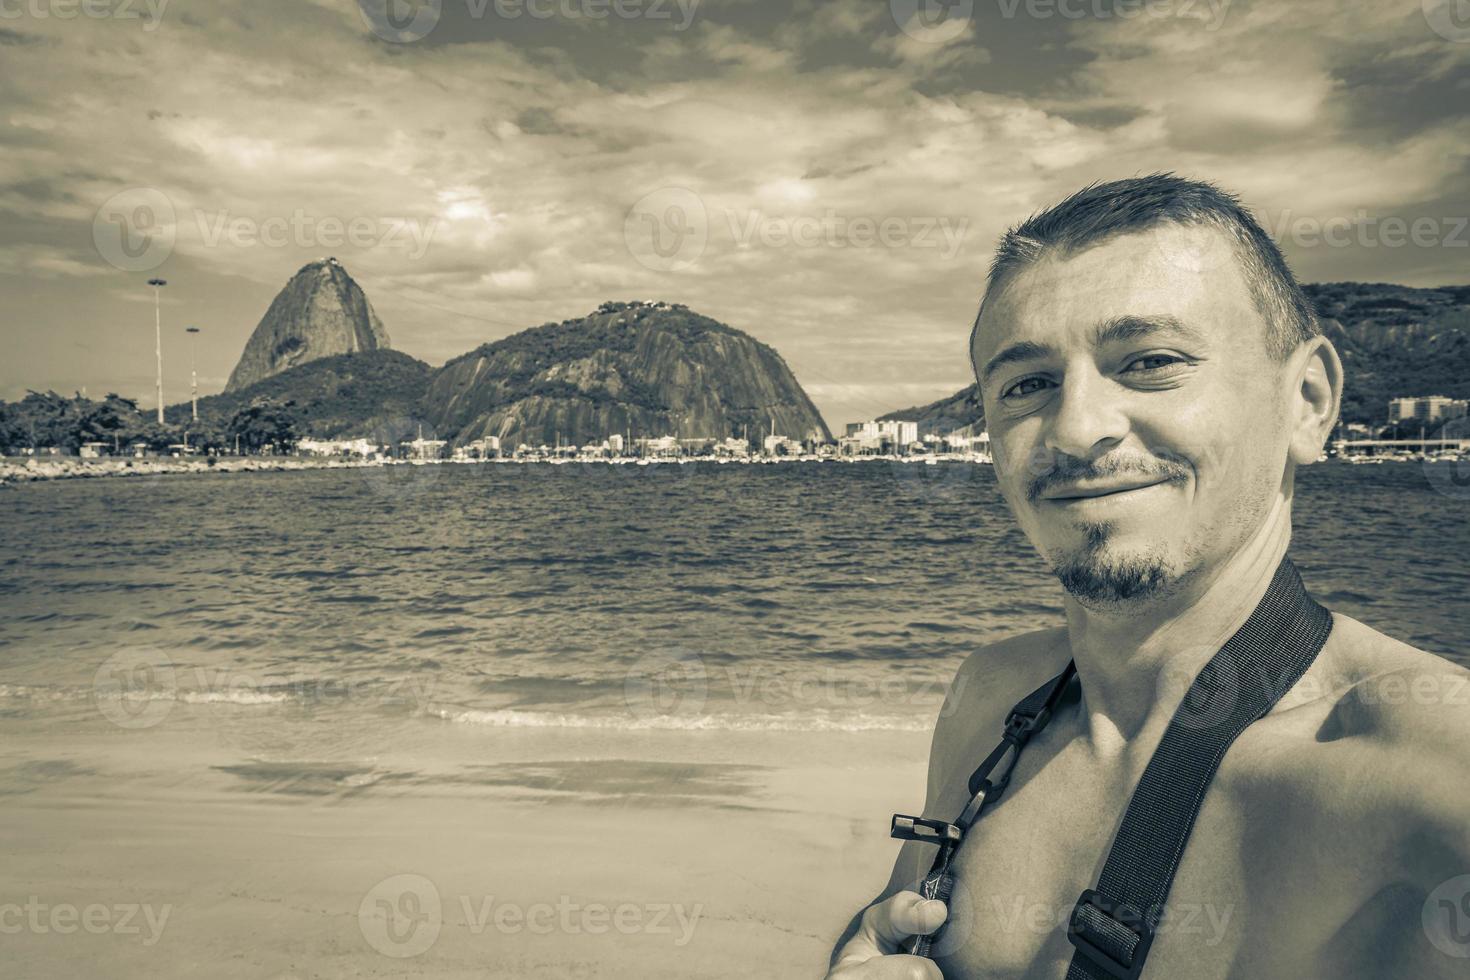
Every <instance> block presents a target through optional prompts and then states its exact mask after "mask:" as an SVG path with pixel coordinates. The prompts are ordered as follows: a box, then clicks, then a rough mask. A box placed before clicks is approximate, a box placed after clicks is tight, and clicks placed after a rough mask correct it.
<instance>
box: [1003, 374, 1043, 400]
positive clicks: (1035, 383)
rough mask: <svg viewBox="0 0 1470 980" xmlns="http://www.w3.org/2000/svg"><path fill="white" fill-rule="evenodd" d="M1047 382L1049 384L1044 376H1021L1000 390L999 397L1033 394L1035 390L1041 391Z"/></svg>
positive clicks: (1017, 396)
mask: <svg viewBox="0 0 1470 980" xmlns="http://www.w3.org/2000/svg"><path fill="white" fill-rule="evenodd" d="M1049 384H1051V382H1050V381H1048V380H1046V379H1045V378H1022V379H1021V380H1020V381H1017V382H1016V383H1015V384H1013V385H1011V386H1010V387H1009V388H1007V389H1006V390H1005V391H1003V392H1001V393H1000V397H1002V398H1019V397H1022V396H1025V395H1034V394H1036V392H1038V391H1041V390H1042V388H1043V387H1045V386H1046V385H1049Z"/></svg>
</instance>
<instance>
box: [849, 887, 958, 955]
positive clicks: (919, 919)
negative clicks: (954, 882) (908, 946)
mask: <svg viewBox="0 0 1470 980" xmlns="http://www.w3.org/2000/svg"><path fill="white" fill-rule="evenodd" d="M948 915H949V910H948V909H947V908H946V907H945V905H944V903H943V902H940V901H937V900H936V899H932V898H928V899H926V898H924V897H923V896H922V895H920V894H919V893H918V892H911V891H902V892H899V893H898V894H896V895H894V896H892V897H891V898H889V899H888V900H887V901H883V902H879V903H878V904H877V905H873V906H869V908H868V910H867V912H865V913H864V915H863V918H864V919H866V920H867V922H866V925H867V927H868V928H869V929H870V930H872V933H873V936H874V938H876V939H877V940H878V942H879V943H881V944H882V945H883V946H884V947H885V952H887V951H891V950H892V949H897V948H898V944H899V943H901V942H903V941H904V940H905V939H907V938H909V937H910V936H927V935H928V934H929V933H931V932H933V931H934V930H935V929H938V928H939V927H940V926H941V925H943V924H944V920H945V918H946V917H947V916H948Z"/></svg>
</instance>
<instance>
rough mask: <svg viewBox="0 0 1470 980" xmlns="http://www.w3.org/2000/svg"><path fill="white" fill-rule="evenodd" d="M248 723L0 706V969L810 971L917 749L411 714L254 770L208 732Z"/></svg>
mask: <svg viewBox="0 0 1470 980" xmlns="http://www.w3.org/2000/svg"><path fill="white" fill-rule="evenodd" d="M77 710H78V711H83V710H85V709H83V708H81V707H80V706H79V707H78V709H77ZM244 710H247V709H244V708H241V707H239V706H229V707H221V706H218V705H214V706H200V705H178V706H176V707H175V708H174V709H173V711H171V713H170V715H169V718H168V720H167V721H166V722H164V723H163V724H161V725H158V726H156V727H154V728H149V729H146V730H142V731H128V730H124V729H120V728H116V727H113V726H107V725H102V726H99V725H97V724H94V723H90V722H87V723H83V722H81V721H80V718H77V719H74V720H75V721H76V722H77V723H76V724H73V725H70V726H68V727H69V728H70V729H71V731H72V734H70V735H66V736H58V735H57V734H56V733H55V732H54V731H53V732H51V733H47V734H44V735H42V734H38V733H37V732H36V730H35V727H34V726H32V725H26V726H22V725H18V724H16V723H14V722H13V721H10V720H8V719H7V720H5V721H0V745H3V746H4V749H3V750H0V751H3V756H0V795H3V796H4V798H5V805H6V814H7V815H6V819H5V821H4V822H3V825H0V842H3V848H4V851H5V853H6V854H7V856H8V857H7V861H6V866H5V870H4V872H3V875H0V882H3V889H0V900H3V901H0V904H6V909H5V911H4V912H0V925H12V926H13V925H14V924H16V923H18V922H21V921H22V917H24V918H25V921H26V926H25V927H24V928H22V929H20V930H18V931H17V930H14V929H8V930H7V931H9V932H11V933H12V934H10V935H7V936H6V938H5V948H6V959H7V960H8V962H9V967H8V969H7V971H6V972H8V973H9V972H11V971H14V972H13V974H12V975H15V976H25V977H28V978H46V977H76V976H108V977H113V978H121V980H126V978H135V977H136V978H143V977H186V976H190V977H192V976H200V975H207V976H210V977H217V978H226V980H229V978H241V980H247V978H248V980H264V978H288V977H289V978H308V977H310V978H327V977H397V976H435V977H445V978H449V977H487V976H494V977H501V976H504V977H548V978H550V977H641V978H662V977H668V978H671V980H672V978H691V977H711V978H713V977H745V976H763V977H811V976H820V975H821V973H822V971H823V970H824V969H825V962H826V956H827V953H828V951H829V950H830V947H831V943H832V940H833V938H834V937H835V936H836V935H837V933H838V932H839V931H840V929H841V928H842V926H843V925H844V924H845V921H846V919H847V917H848V916H849V915H851V913H852V912H853V911H855V910H856V908H857V907H859V906H860V905H861V904H862V902H863V901H865V900H866V899H867V898H868V897H870V896H871V894H872V893H873V892H874V891H875V890H876V889H877V888H878V887H880V886H881V884H882V882H883V881H884V879H885V878H886V875H887V867H888V864H887V862H890V861H891V860H892V857H893V855H894V854H895V853H896V847H897V845H896V844H893V843H892V842H891V841H889V840H888V839H887V834H886V830H887V826H886V824H887V818H888V815H889V814H890V813H891V812H892V811H893V810H894V809H895V808H904V807H911V806H914V805H917V801H918V800H919V799H920V798H921V796H920V794H921V793H922V789H923V761H924V754H925V750H926V748H927V737H926V736H925V735H923V734H921V733H911V732H904V733H895V732H885V733H870V734H862V735H857V736H854V735H852V734H845V735H835V734H828V733H822V734H812V733H790V732H783V733H731V732H720V733H697V732H643V733H639V732H624V733H617V734H612V733H609V732H605V731H599V732H591V733H588V732H573V731H563V730H549V731H540V732H536V733H533V734H532V735H527V734H525V733H523V732H508V731H507V730H504V729H491V728H474V727H471V726H454V725H451V724H448V723H442V724H439V725H434V724H423V723H422V722H420V723H418V724H405V725H394V724H389V725H385V726H384V728H383V738H382V740H381V742H380V743H379V744H378V745H377V746H373V748H374V749H375V751H374V752H373V758H374V761H373V763H372V764H371V765H363V764H361V763H352V762H343V761H341V760H340V759H334V758H333V754H334V753H333V752H332V750H331V747H330V746H329V745H327V746H323V749H322V752H321V755H322V756H323V758H321V759H320V760H304V759H301V758H295V759H281V760H271V759H268V758H261V757H259V756H258V755H257V756H256V757H252V758H245V757H244V756H243V754H242V752H241V748H242V746H241V745H239V744H235V743H233V742H231V740H230V739H229V738H228V737H225V736H221V735H220V734H219V733H220V732H227V731H229V730H230V727H231V726H230V724H229V719H228V718H224V719H223V721H222V719H221V713H222V712H223V713H224V714H228V713H229V712H231V711H237V712H238V711H244ZM431 745H432V746H434V751H435V753H436V754H435V757H434V758H433V761H432V762H431V763H430V762H426V759H428V754H427V753H428V750H429V748H430V746H431ZM7 903H8V904H7ZM69 910H75V911H69ZM130 910H131V913H130ZM38 923H39V928H38V927H37V924H38Z"/></svg>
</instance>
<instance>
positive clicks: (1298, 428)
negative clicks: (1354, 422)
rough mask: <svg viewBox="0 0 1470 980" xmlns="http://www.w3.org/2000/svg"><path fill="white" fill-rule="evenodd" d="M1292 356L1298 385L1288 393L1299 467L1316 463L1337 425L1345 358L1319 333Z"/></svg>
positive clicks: (1294, 459) (1292, 449) (1292, 452)
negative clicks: (1343, 360)
mask: <svg viewBox="0 0 1470 980" xmlns="http://www.w3.org/2000/svg"><path fill="white" fill-rule="evenodd" d="M1302 348H1303V349H1302V350H1299V351H1297V352H1296V354H1295V355H1293V357H1292V361H1293V363H1294V364H1295V365H1296V370H1295V371H1293V372H1292V373H1291V376H1292V377H1294V378H1296V385H1295V388H1294V389H1293V390H1292V391H1291V392H1290V393H1289V396H1288V397H1289V405H1290V409H1289V412H1290V414H1289V419H1290V425H1291V447H1290V455H1291V461H1292V462H1293V463H1296V464H1297V465H1298V466H1306V465H1308V464H1310V463H1315V462H1317V458H1318V457H1319V456H1321V455H1322V446H1323V445H1324V444H1325V443H1326V442H1327V439H1328V437H1329V436H1331V435H1332V427H1333V426H1334V425H1336V424H1337V413H1338V410H1339V409H1340V408H1341V407H1342V360H1341V358H1339V357H1338V356H1337V348H1335V347H1333V346H1332V341H1330V340H1328V339H1327V338H1326V337H1322V336H1317V337H1313V338H1312V339H1311V340H1309V341H1307V342H1306V343H1305V344H1303V345H1302Z"/></svg>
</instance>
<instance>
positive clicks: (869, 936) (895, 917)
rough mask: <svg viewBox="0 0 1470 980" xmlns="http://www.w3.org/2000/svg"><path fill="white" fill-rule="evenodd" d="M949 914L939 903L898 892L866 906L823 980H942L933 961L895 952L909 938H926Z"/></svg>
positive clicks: (906, 892) (915, 894)
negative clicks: (855, 928)
mask: <svg viewBox="0 0 1470 980" xmlns="http://www.w3.org/2000/svg"><path fill="white" fill-rule="evenodd" d="M948 915H949V909H947V908H946V907H945V905H944V903H943V902H940V901H936V900H934V899H925V898H923V897H922V896H920V895H919V893H918V892H912V891H902V892H898V893H897V894H895V895H893V896H892V897H891V898H888V899H886V900H885V901H882V902H878V903H877V904H874V905H869V906H868V907H867V908H866V909H865V910H864V911H863V915H862V919H861V920H860V922H859V925H858V930H857V932H856V933H854V934H853V937H852V938H851V939H849V940H848V941H847V945H845V946H843V947H842V952H841V953H839V954H838V956H837V961H836V962H835V963H834V964H833V965H832V970H831V972H830V973H828V974H827V980H944V974H942V973H940V972H939V967H937V966H935V965H934V961H933V960H926V959H924V958H923V957H922V956H909V955H907V954H903V953H899V951H898V944H899V943H901V942H903V941H904V940H905V939H907V938H909V937H910V936H926V935H928V934H929V933H931V932H933V931H934V930H935V929H938V928H939V927H940V926H941V925H943V924H944V920H945V918H947V917H948Z"/></svg>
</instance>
